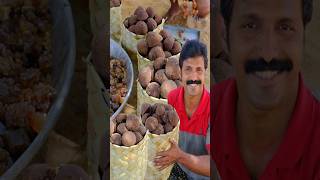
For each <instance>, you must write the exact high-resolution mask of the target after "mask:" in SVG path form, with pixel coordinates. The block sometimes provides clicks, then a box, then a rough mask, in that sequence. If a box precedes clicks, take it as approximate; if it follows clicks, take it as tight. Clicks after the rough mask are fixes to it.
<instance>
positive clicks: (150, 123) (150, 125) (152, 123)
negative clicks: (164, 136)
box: [145, 116, 159, 131]
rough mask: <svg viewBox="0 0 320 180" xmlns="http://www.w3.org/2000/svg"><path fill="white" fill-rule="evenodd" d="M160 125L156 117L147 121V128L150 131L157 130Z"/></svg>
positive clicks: (151, 117)
mask: <svg viewBox="0 0 320 180" xmlns="http://www.w3.org/2000/svg"><path fill="white" fill-rule="evenodd" d="M158 124H159V123H158V120H157V119H156V118H155V117H153V116H150V117H148V118H147V119H146V123H145V126H146V128H147V129H148V130H149V131H154V130H156V129H157V127H158Z"/></svg>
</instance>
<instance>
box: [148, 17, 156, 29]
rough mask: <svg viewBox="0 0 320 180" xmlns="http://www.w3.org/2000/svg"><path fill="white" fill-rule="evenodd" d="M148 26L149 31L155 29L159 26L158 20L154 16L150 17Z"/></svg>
mask: <svg viewBox="0 0 320 180" xmlns="http://www.w3.org/2000/svg"><path fill="white" fill-rule="evenodd" d="M147 26H148V30H149V31H153V30H154V29H156V28H157V26H158V25H157V22H156V21H155V20H154V19H153V18H148V19H147Z"/></svg>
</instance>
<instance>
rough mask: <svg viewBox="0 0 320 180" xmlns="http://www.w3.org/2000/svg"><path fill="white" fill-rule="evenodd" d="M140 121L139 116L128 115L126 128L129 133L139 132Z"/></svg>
mask: <svg viewBox="0 0 320 180" xmlns="http://www.w3.org/2000/svg"><path fill="white" fill-rule="evenodd" d="M139 126H140V119H139V116H137V115H134V114H129V115H127V121H126V128H127V129H128V130H129V131H137V130H139Z"/></svg>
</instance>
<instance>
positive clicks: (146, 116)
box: [141, 113, 150, 124]
mask: <svg viewBox="0 0 320 180" xmlns="http://www.w3.org/2000/svg"><path fill="white" fill-rule="evenodd" d="M149 116H150V115H149V113H145V114H143V115H142V116H141V120H142V123H143V124H145V123H146V119H147V118H148V117H149Z"/></svg>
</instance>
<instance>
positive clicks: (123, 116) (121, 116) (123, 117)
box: [115, 113, 127, 124]
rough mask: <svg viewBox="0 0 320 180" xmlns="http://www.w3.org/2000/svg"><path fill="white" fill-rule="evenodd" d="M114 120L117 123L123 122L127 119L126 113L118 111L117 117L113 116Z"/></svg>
mask: <svg viewBox="0 0 320 180" xmlns="http://www.w3.org/2000/svg"><path fill="white" fill-rule="evenodd" d="M115 119H116V122H117V123H118V124H120V123H123V122H125V120H126V119H127V115H126V114H125V113H120V114H118V115H117V117H116V118H115Z"/></svg>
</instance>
